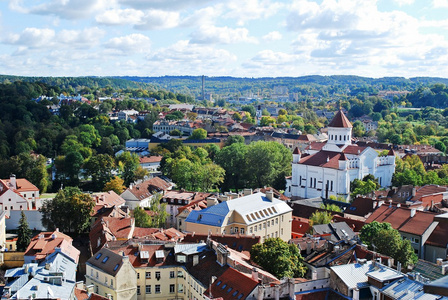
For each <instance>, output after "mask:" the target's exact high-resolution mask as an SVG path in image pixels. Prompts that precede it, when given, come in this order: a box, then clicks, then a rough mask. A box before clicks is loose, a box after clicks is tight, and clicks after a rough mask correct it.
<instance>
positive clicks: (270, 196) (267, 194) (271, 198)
mask: <svg viewBox="0 0 448 300" xmlns="http://www.w3.org/2000/svg"><path fill="white" fill-rule="evenodd" d="M266 198H268V199H269V201H271V202H272V200H274V191H273V190H272V189H271V190H269V191H266Z"/></svg>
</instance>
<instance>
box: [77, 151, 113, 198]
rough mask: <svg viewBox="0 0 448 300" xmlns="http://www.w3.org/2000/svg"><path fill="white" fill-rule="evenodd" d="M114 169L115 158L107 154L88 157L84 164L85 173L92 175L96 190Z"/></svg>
mask: <svg viewBox="0 0 448 300" xmlns="http://www.w3.org/2000/svg"><path fill="white" fill-rule="evenodd" d="M114 169H115V160H114V159H113V157H112V156H110V155H109V154H98V155H96V156H92V157H90V158H89V159H88V160H87V162H86V163H85V164H84V171H85V173H86V175H88V176H91V177H92V182H93V184H94V187H95V188H96V189H97V190H102V189H103V187H104V185H105V184H106V182H108V181H110V179H111V178H112V171H113V170H114Z"/></svg>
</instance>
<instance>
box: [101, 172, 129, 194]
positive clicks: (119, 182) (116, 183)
mask: <svg viewBox="0 0 448 300" xmlns="http://www.w3.org/2000/svg"><path fill="white" fill-rule="evenodd" d="M123 183H124V180H123V179H121V178H120V177H118V176H115V177H114V178H112V179H111V180H110V181H108V182H106V184H105V185H104V188H103V191H105V192H108V191H114V192H115V193H117V194H118V195H121V193H123V191H124V190H125V189H126V187H125V186H124V185H123Z"/></svg>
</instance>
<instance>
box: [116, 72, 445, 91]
mask: <svg viewBox="0 0 448 300" xmlns="http://www.w3.org/2000/svg"><path fill="white" fill-rule="evenodd" d="M117 78H120V79H126V80H129V81H132V82H144V83H150V84H154V85H158V86H160V87H162V88H165V89H167V90H170V91H173V92H184V93H188V92H190V93H193V94H197V95H198V94H200V93H201V90H202V76H161V77H135V76H121V77H117ZM435 83H443V84H448V79H447V78H437V77H413V78H404V77H382V78H369V77H361V76H354V75H332V76H320V75H310V76H301V77H261V78H248V77H241V78H239V77H208V76H206V77H205V89H206V91H207V92H212V93H215V94H232V93H236V92H239V93H244V92H245V91H251V92H252V93H257V92H260V91H261V92H262V91H263V89H273V87H274V86H277V85H282V86H286V87H287V88H288V89H289V91H290V92H301V93H302V94H303V91H304V90H303V86H305V85H311V86H321V87H326V90H328V92H329V93H339V92H345V90H347V89H352V88H355V89H357V90H358V89H359V87H364V88H368V89H366V90H369V91H378V90H415V89H417V88H418V87H421V86H424V85H432V84H435Z"/></svg>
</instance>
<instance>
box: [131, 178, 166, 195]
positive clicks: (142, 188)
mask: <svg viewBox="0 0 448 300" xmlns="http://www.w3.org/2000/svg"><path fill="white" fill-rule="evenodd" d="M170 187H171V184H170V183H168V182H166V181H165V180H163V179H162V178H159V177H154V178H151V179H148V180H146V181H143V182H142V183H140V184H137V185H135V186H134V187H132V188H129V189H128V191H130V192H131V193H132V194H133V195H134V196H135V197H136V198H137V199H139V200H143V199H146V198H148V197H150V196H151V195H152V194H153V193H157V192H161V191H166V190H168V189H169V188H170Z"/></svg>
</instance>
